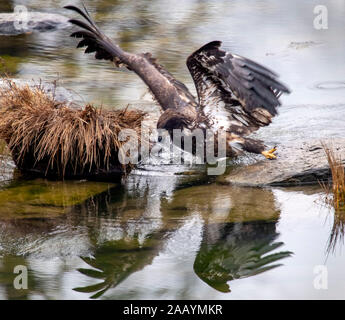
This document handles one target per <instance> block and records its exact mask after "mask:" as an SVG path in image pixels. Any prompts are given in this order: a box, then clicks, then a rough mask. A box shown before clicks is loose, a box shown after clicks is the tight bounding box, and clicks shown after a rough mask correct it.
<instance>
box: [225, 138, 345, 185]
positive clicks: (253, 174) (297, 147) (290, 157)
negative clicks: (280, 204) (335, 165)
mask: <svg viewBox="0 0 345 320" xmlns="http://www.w3.org/2000/svg"><path fill="white" fill-rule="evenodd" d="M322 143H323V144H325V145H326V146H327V147H328V148H330V149H332V150H334V152H335V153H336V154H337V155H339V156H340V158H341V159H342V161H343V164H345V138H334V139H328V138H326V139H321V140H311V141H306V142H300V143H291V144H287V145H278V146H277V152H276V155H277V159H276V160H271V161H268V160H265V159H263V160H260V161H258V162H256V163H254V164H250V165H242V166H240V167H236V168H235V169H233V170H232V171H231V172H230V173H229V174H227V175H224V176H223V177H220V178H219V182H221V183H225V184H232V185H238V186H250V187H263V186H284V187H286V186H298V185H310V184H318V183H319V181H328V179H329V178H331V172H330V169H329V165H328V162H327V157H326V154H325V151H324V149H323V147H322Z"/></svg>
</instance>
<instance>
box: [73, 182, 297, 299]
mask: <svg viewBox="0 0 345 320" xmlns="http://www.w3.org/2000/svg"><path fill="white" fill-rule="evenodd" d="M141 180H142V179H141ZM167 185H170V184H167ZM209 189H212V191H213V192H211V193H210V190H209ZM135 190H141V192H144V193H147V194H146V197H145V199H147V200H149V199H150V198H151V200H149V201H148V203H149V202H151V201H152V202H151V206H150V205H147V206H146V208H143V209H142V212H141V213H140V216H137V217H136V218H134V217H133V216H131V215H128V212H122V213H121V217H119V216H117V218H120V221H121V222H119V223H118V224H117V225H116V227H115V226H114V225H113V226H112V232H109V229H108V232H105V234H108V236H110V234H111V236H110V237H111V238H113V240H109V238H108V240H106V241H103V242H102V243H101V244H100V245H99V246H98V248H97V249H96V251H95V252H94V254H93V255H92V257H82V259H83V260H84V262H86V263H87V264H88V265H89V266H90V268H81V269H79V271H80V272H81V273H82V274H84V275H86V276H88V277H90V278H93V279H97V280H101V282H97V283H96V284H92V285H88V286H85V287H78V288H74V290H76V291H78V292H84V293H90V294H91V298H98V297H100V296H101V295H103V294H104V293H105V292H106V291H107V290H109V289H110V288H115V287H117V286H118V285H119V284H120V283H121V282H123V281H124V280H125V279H127V278H128V277H129V276H130V275H132V274H134V273H136V272H138V271H140V270H142V269H144V268H145V267H146V266H147V265H150V264H152V262H153V260H154V258H155V257H157V256H158V255H159V254H160V252H162V251H164V248H166V247H167V246H169V244H168V243H169V241H171V239H172V238H174V242H175V250H181V251H184V249H185V248H186V246H188V243H186V242H185V238H184V236H183V229H184V220H186V219H188V217H189V216H191V215H194V217H195V215H196V214H197V215H199V216H200V217H201V218H202V219H201V221H203V226H202V228H203V233H202V237H201V239H202V240H201V239H200V240H201V243H200V244H199V245H200V248H199V250H198V251H197V253H196V258H195V262H194V272H195V273H196V274H197V276H198V277H200V279H202V280H203V281H205V282H206V283H207V284H209V285H210V286H211V287H213V288H214V289H217V290H219V291H221V292H228V291H229V290H228V284H227V281H229V280H233V279H238V278H242V277H249V276H253V275H255V274H258V273H261V272H264V271H268V270H270V269H272V268H275V267H278V266H279V265H280V264H272V263H274V262H277V261H279V260H280V259H283V258H286V257H288V256H290V254H291V253H290V252H287V251H283V252H274V253H273V254H269V253H271V251H274V250H275V249H277V248H278V247H280V246H281V245H283V243H281V242H275V241H274V240H275V239H276V238H277V236H278V233H277V232H276V223H277V221H278V218H279V210H278V209H276V204H275V201H274V197H273V194H272V192H271V191H270V190H260V189H234V190H231V191H234V192H231V191H230V192H229V188H228V187H221V186H212V187H210V186H208V187H207V188H205V187H204V186H196V187H191V188H187V189H181V190H179V191H177V192H176V193H174V194H173V195H171V194H169V190H161V192H164V194H165V196H166V197H163V201H162V202H161V201H160V200H159V193H158V194H157V193H156V192H157V190H155V188H154V186H153V190H151V189H150V188H149V187H148V185H147V189H145V188H138V189H135ZM144 190H145V191H144ZM150 190H151V191H150ZM152 191H153V192H152ZM129 194H131V191H130V192H129ZM157 195H158V197H157ZM169 197H171V198H170V199H167V198H169ZM252 198H255V199H261V200H257V202H261V206H260V205H259V206H255V203H254V204H253V203H252V202H251V199H252ZM108 200H110V201H109V203H108V205H109V206H108V208H110V207H112V206H115V205H116V204H117V203H116V201H115V202H112V201H111V199H108ZM128 200H129V199H126V208H131V207H132V206H131V204H130V202H128ZM99 201H100V202H104V201H103V200H101V199H100V200H99ZM181 201H183V202H184V205H181ZM244 203H247V206H245V205H243V204H244ZM152 204H153V206H152ZM120 207H123V206H122V205H120ZM260 207H261V208H264V210H263V211H260ZM148 208H150V209H149V210H147V209H148ZM110 211H111V210H110ZM126 211H127V210H126ZM147 212H150V215H149V216H148V215H147ZM233 221H237V222H233ZM243 221H244V222H243ZM102 233H103V234H104V230H103V232H102ZM176 235H178V236H177V237H176ZM194 239H197V238H194ZM194 245H197V246H199V245H198V244H195V243H194ZM176 246H177V247H176Z"/></svg>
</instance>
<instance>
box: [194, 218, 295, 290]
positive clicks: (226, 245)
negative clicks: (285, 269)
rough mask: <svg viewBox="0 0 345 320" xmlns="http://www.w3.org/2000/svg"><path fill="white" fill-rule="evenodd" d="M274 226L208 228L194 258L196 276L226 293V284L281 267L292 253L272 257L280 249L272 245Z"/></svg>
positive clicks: (249, 224) (270, 223)
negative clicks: (280, 262) (282, 261)
mask: <svg viewBox="0 0 345 320" xmlns="http://www.w3.org/2000/svg"><path fill="white" fill-rule="evenodd" d="M276 223H277V221H253V222H243V223H242V222H237V223H229V224H216V225H215V224H211V225H207V226H206V227H205V231H204V235H203V240H202V243H201V246H200V249H199V252H198V254H197V256H196V258H195V262H194V271H195V273H196V274H197V275H198V276H199V277H200V279H201V280H203V281H205V282H206V283H207V284H208V285H210V286H211V287H213V288H214V289H216V290H219V291H221V292H229V291H231V290H230V288H229V285H228V283H227V282H228V281H231V280H235V279H241V278H245V277H251V276H254V275H257V274H259V273H262V272H265V271H268V270H271V269H273V268H276V267H279V266H281V265H282V264H277V263H276V262H278V261H280V260H281V259H283V258H287V257H289V256H290V255H291V252H289V251H280V252H274V253H272V251H274V250H275V249H277V248H279V247H280V246H282V245H283V243H282V242H275V239H276V238H277V237H278V233H277V231H276ZM215 229H216V232H215ZM215 233H216V234H217V236H216V237H215ZM272 263H275V264H272Z"/></svg>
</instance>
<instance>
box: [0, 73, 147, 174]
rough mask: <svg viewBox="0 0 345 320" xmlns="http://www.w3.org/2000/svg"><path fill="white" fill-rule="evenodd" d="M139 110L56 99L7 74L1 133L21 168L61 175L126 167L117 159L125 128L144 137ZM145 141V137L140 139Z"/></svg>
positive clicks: (0, 104) (0, 94) (1, 92)
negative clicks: (76, 104) (69, 104)
mask: <svg viewBox="0 0 345 320" xmlns="http://www.w3.org/2000/svg"><path fill="white" fill-rule="evenodd" d="M144 116H145V114H144V113H142V112H140V111H129V110H127V109H126V110H102V109H97V108H95V107H93V106H92V105H87V106H85V108H83V109H80V110H76V109H71V108H68V107H67V106H65V105H64V104H62V103H60V102H58V101H55V99H54V98H52V97H51V96H49V95H47V94H46V93H45V91H44V88H43V87H42V86H41V85H39V86H37V87H35V88H30V87H29V86H25V87H19V86H17V85H16V84H15V83H13V82H11V81H10V80H7V86H6V87H3V88H0V139H3V140H5V141H6V143H7V145H8V148H9V150H10V151H11V154H12V157H13V160H14V162H15V163H16V165H17V167H18V168H19V169H21V170H22V171H30V172H38V173H39V172H43V173H44V174H45V175H49V176H56V177H59V178H64V177H67V176H68V177H69V176H84V175H87V174H88V173H93V174H95V173H97V172H102V173H106V172H112V171H122V172H123V173H126V172H128V171H129V170H130V169H131V165H127V166H125V165H121V164H120V163H119V160H118V151H119V148H120V146H121V145H122V144H123V143H125V142H126V141H123V142H121V141H119V140H118V134H119V132H120V131H121V130H122V129H128V128H130V129H132V130H135V131H136V133H137V136H138V139H140V132H141V121H142V120H143V117H144ZM139 142H140V141H139Z"/></svg>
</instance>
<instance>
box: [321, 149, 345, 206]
mask: <svg viewBox="0 0 345 320" xmlns="http://www.w3.org/2000/svg"><path fill="white" fill-rule="evenodd" d="M322 147H323V149H324V150H325V153H326V156H327V161H328V165H329V167H330V170H331V174H332V184H331V185H330V184H325V183H324V182H323V183H321V186H322V187H323V189H324V191H325V194H326V200H327V202H328V204H331V205H332V206H333V207H334V208H335V209H336V210H342V209H344V210H345V168H344V164H343V162H342V159H341V157H340V156H339V155H337V154H336V151H334V150H333V148H332V147H329V146H326V145H325V144H322Z"/></svg>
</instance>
